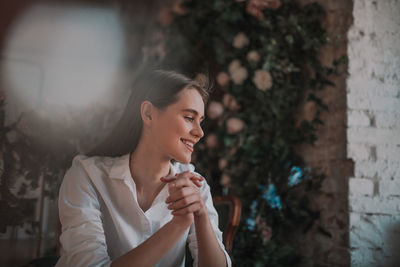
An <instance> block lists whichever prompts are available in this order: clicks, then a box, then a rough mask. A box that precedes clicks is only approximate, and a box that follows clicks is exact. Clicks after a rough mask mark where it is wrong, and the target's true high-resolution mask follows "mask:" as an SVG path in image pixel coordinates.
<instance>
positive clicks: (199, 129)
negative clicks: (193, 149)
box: [192, 124, 204, 139]
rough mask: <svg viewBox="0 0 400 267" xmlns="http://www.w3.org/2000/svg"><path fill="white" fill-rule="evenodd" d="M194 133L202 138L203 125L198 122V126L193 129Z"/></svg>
mask: <svg viewBox="0 0 400 267" xmlns="http://www.w3.org/2000/svg"><path fill="white" fill-rule="evenodd" d="M192 134H193V135H195V136H196V137H197V138H199V139H200V138H202V137H203V136H204V132H203V129H202V128H201V125H200V124H198V125H197V126H196V127H194V128H193V129H192Z"/></svg>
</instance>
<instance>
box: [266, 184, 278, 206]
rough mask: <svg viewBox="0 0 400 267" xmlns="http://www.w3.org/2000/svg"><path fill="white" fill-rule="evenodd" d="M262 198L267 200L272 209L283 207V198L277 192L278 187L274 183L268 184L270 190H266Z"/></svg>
mask: <svg viewBox="0 0 400 267" xmlns="http://www.w3.org/2000/svg"><path fill="white" fill-rule="evenodd" d="M262 198H263V199H264V200H265V201H267V203H268V205H269V206H270V207H271V208H272V209H278V210H281V209H282V203H281V198H280V197H279V196H278V195H277V194H276V188H275V185H274V184H270V185H269V186H268V190H267V191H264V193H263V195H262Z"/></svg>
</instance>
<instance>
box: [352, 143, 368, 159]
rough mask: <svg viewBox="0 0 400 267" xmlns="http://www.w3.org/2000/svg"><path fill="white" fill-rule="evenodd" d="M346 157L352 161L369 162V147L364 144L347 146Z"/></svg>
mask: <svg viewBox="0 0 400 267" xmlns="http://www.w3.org/2000/svg"><path fill="white" fill-rule="evenodd" d="M347 157H348V158H351V159H353V160H354V161H361V160H371V159H372V158H371V146H369V145H366V144H353V143H349V144H347Z"/></svg>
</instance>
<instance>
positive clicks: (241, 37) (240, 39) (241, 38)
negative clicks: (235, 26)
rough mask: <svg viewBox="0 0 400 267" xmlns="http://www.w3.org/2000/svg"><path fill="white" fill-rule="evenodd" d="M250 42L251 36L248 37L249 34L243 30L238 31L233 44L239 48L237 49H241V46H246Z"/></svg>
mask: <svg viewBox="0 0 400 267" xmlns="http://www.w3.org/2000/svg"><path fill="white" fill-rule="evenodd" d="M248 44H249V38H247V36H246V35H245V34H244V33H243V32H240V33H238V34H237V35H236V36H235V37H234V38H233V43H232V46H233V47H235V48H237V49H241V48H243V47H245V46H246V45H248Z"/></svg>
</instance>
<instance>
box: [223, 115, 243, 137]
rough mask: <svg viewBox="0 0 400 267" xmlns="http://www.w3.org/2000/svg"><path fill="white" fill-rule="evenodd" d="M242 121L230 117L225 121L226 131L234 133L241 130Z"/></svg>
mask: <svg viewBox="0 0 400 267" xmlns="http://www.w3.org/2000/svg"><path fill="white" fill-rule="evenodd" d="M243 127H244V122H243V121H242V120H241V119H238V118H230V119H228V120H227V121H226V128H227V131H228V133H230V134H236V133H238V132H240V131H241V130H243Z"/></svg>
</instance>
